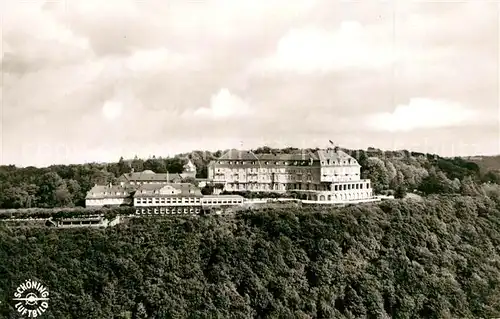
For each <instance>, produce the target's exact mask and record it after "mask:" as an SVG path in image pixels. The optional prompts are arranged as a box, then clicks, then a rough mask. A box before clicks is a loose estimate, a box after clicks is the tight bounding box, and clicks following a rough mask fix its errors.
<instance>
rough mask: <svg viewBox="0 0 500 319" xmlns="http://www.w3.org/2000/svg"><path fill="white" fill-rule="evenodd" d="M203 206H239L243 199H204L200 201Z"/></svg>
mask: <svg viewBox="0 0 500 319" xmlns="http://www.w3.org/2000/svg"><path fill="white" fill-rule="evenodd" d="M202 203H203V204H204V205H223V204H241V203H243V199H241V198H231V199H204V200H203V201H202Z"/></svg>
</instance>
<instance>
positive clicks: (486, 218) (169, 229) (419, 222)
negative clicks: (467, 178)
mask: <svg viewBox="0 0 500 319" xmlns="http://www.w3.org/2000/svg"><path fill="white" fill-rule="evenodd" d="M489 196H490V197H488V196H485V195H484V196H476V197H466V196H453V195H451V196H443V195H440V196H430V197H427V198H424V199H423V200H420V201H413V200H397V201H390V202H383V203H380V204H378V205H373V204H372V205H368V204H367V205H359V206H350V207H344V208H338V209H334V208H300V211H299V209H295V210H294V209H292V208H287V209H285V208H283V209H281V210H280V209H273V210H271V209H268V210H264V211H259V212H253V213H250V212H248V213H243V214H238V215H234V216H207V217H178V218H164V219H153V218H144V219H136V220H133V221H131V222H130V223H128V224H122V225H118V226H116V227H113V228H107V229H105V230H97V229H94V230H92V229H70V230H57V229H46V228H25V229H22V228H21V229H19V228H17V229H9V228H7V226H5V224H3V223H0V261H1V262H0V301H2V303H1V304H0V317H2V318H14V317H15V310H14V309H13V302H12V301H11V298H12V294H13V292H14V290H15V288H16V286H17V285H18V284H20V283H22V282H24V281H25V280H26V279H33V280H40V281H41V282H43V283H45V284H46V285H47V287H48V288H49V289H50V303H49V309H48V311H47V313H45V314H44V318H57V319H63V318H96V319H101V318H388V317H391V318H494V317H498V316H500V251H499V248H498V247H499V245H500V201H498V198H499V197H498V194H497V193H494V192H493V193H490V195H489Z"/></svg>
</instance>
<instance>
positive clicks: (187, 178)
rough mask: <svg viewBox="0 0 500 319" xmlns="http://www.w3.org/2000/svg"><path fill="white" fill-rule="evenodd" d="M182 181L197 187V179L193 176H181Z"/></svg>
mask: <svg viewBox="0 0 500 319" xmlns="http://www.w3.org/2000/svg"><path fill="white" fill-rule="evenodd" d="M182 183H189V184H193V185H194V186H196V187H198V181H197V180H196V179H195V178H193V177H186V178H183V179H182Z"/></svg>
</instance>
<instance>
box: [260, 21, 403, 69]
mask: <svg viewBox="0 0 500 319" xmlns="http://www.w3.org/2000/svg"><path fill="white" fill-rule="evenodd" d="M373 36H374V34H373V33H371V32H369V31H367V30H366V29H365V28H364V27H363V26H362V25H361V24H360V23H358V22H355V21H344V22H342V24H341V26H340V28H339V29H338V30H336V31H330V30H327V29H321V28H316V27H306V28H300V29H292V30H290V31H289V32H288V33H287V34H286V35H285V36H283V37H282V38H281V39H280V40H279V42H278V44H277V47H276V51H275V52H274V54H273V55H271V56H270V57H268V58H265V59H264V60H261V61H259V62H258V63H257V66H256V67H257V69H263V70H278V71H295V72H299V73H309V72H318V71H320V72H321V71H332V70H336V69H344V68H352V67H359V68H376V67H381V66H385V65H388V64H391V63H392V62H393V61H394V59H395V57H394V52H393V48H392V46H391V45H390V43H388V40H387V39H385V41H384V39H383V36H382V37H380V36H377V40H378V41H376V39H373ZM384 42H385V43H384Z"/></svg>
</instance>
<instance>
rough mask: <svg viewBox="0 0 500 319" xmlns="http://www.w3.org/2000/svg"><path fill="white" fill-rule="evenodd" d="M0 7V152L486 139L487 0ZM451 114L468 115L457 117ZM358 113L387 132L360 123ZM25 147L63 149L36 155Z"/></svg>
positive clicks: (78, 153)
mask: <svg viewBox="0 0 500 319" xmlns="http://www.w3.org/2000/svg"><path fill="white" fill-rule="evenodd" d="M0 1H1V0H0ZM4 3H6V5H3V3H2V9H4V8H5V10H3V11H2V17H3V25H2V26H0V27H1V28H2V30H1V31H2V34H3V38H2V49H3V56H2V61H1V63H2V65H1V66H2V72H3V83H2V84H1V85H2V90H1V91H0V95H1V96H0V98H1V99H2V113H1V114H2V115H3V117H2V119H1V120H2V123H1V126H2V134H3V137H4V138H3V144H2V149H1V152H2V157H3V163H17V164H24V165H26V164H33V163H35V164H36V163H41V162H43V163H48V164H50V163H57V162H82V161H92V160H95V158H94V156H98V155H96V154H99V153H100V150H107V151H106V152H104V151H103V152H102V154H105V155H102V156H106V157H108V156H109V158H108V159H109V160H116V159H118V158H119V157H120V156H121V155H123V154H125V153H123V154H122V153H121V152H126V153H127V154H129V153H132V154H133V153H137V154H153V153H155V150H156V154H157V155H162V154H164V153H163V152H164V151H166V148H165V145H167V146H168V147H169V148H168V152H169V153H175V152H176V149H179V150H180V149H183V150H184V148H185V147H187V146H186V145H189V147H191V148H198V149H206V148H209V149H213V148H225V146H224V145H227V147H232V146H235V147H239V141H241V140H243V141H244V143H245V147H256V146H258V144H262V143H266V144H272V145H276V146H279V145H280V144H288V145H295V146H298V147H302V146H304V147H309V146H311V145H316V144H318V145H324V142H325V141H327V140H328V139H332V140H335V141H336V142H338V143H340V144H341V145H344V146H346V147H349V146H350V145H353V146H354V145H355V146H356V147H366V146H375V147H380V148H391V147H392V144H393V140H394V139H395V138H396V137H397V139H398V140H397V143H398V147H399V148H405V147H406V146H408V148H416V149H421V148H422V147H419V146H418V144H419V143H420V142H421V141H422V140H423V139H425V138H428V140H429V144H430V145H431V144H432V145H439V144H441V145H445V144H446V145H448V144H449V141H452V140H453V139H458V138H460V139H463V140H464V143H465V142H467V143H476V144H477V149H478V151H479V152H489V151H490V150H491V149H493V148H494V147H493V146H494V145H493V146H492V144H495V143H496V144H499V143H498V140H499V138H498V128H499V123H498V105H499V101H498V89H497V88H498V72H497V70H498V68H497V67H498V19H499V18H498V15H497V4H496V3H494V2H487V1H465V2H460V3H457V2H442V1H440V2H436V1H433V2H422V1H419V2H417V1H398V2H397V3H393V2H387V1H373V2H370V3H368V2H359V1H357V2H353V1H330V0H314V1H311V0H297V1H289V0H269V1H254V2H252V1H234V0H202V1H173V2H172V1H169V2H167V1H161V0H148V1H137V0H110V1H106V2H102V1H98V0H88V1H51V2H50V5H49V4H47V3H45V4H44V3H43V2H41V1H6V2H5V1H4ZM463 21H467V28H463ZM235 26H238V27H237V28H236V27H235ZM221 88H222V89H221ZM414 97H423V98H425V100H427V101H428V102H418V99H417V102H415V100H412V98H414ZM449 101H452V102H449ZM424 104H432V105H434V106H433V107H434V108H435V105H448V104H450V105H452V106H448V108H446V107H445V106H438V109H433V110H430V107H427V110H428V113H430V114H438V115H435V116H434V117H435V118H438V119H439V121H438V119H434V118H432V119H428V120H427V121H424V122H426V123H427V124H426V123H424V124H422V122H423V120H419V116H420V115H419V114H420V113H419V112H418V108H417V106H416V105H420V106H421V105H424ZM105 105H107V106H106V107H105V109H107V110H108V111H109V109H111V110H115V111H116V110H118V109H120V107H116V108H112V107H111V108H109V105H121V114H120V115H119V116H118V115H113V114H118V113H119V112H117V111H116V112H115V111H113V112H114V113H113V112H110V113H108V115H109V114H111V115H112V116H110V118H112V120H107V118H106V117H105V116H103V107H104V106H105ZM395 105H401V107H400V108H398V109H397V110H395V109H394V106H395ZM198 107H201V109H197V108H198ZM451 108H453V109H451ZM440 109H441V111H439V110H440ZM443 110H447V111H446V112H445V111H443ZM458 110H461V111H458ZM464 110H469V111H470V110H474V112H476V113H477V114H475V116H474V117H473V116H472V115H471V116H470V118H467V119H464V117H465V115H460V114H462V113H463V114H467V115H470V113H467V112H469V111H464ZM408 112H410V114H412V116H413V118H412V120H414V121H413V122H414V123H413V122H412V121H410V120H409V119H408V118H409V116H408V115H404V114H405V113H408ZM412 112H413V113H412ZM432 112H437V113H432ZM369 114H373V116H374V117H375V118H376V119H377V120H378V121H379V122H380V123H385V124H386V126H388V127H389V128H391V130H388V129H385V128H384V127H380V125H379V126H377V125H373V123H370V122H367V121H365V120H367V119H368V118H369V119H370V120H372V119H373V117H372V116H369ZM376 114H377V116H378V117H377V116H375V115H376ZM444 114H445V115H444ZM365 115H366V116H365ZM476 115H477V116H476ZM113 119H114V120H113ZM442 119H449V120H450V121H451V122H452V123H454V124H446V123H445V122H446V121H444V120H442ZM384 121H385V122H384ZM398 121H399V122H398ZM405 121H406V122H407V124H406V126H405V128H403V127H401V126H402V124H401V125H399V123H405ZM408 123H409V124H408ZM412 123H413V124H412ZM398 125H399V126H398ZM410 128H411V129H410ZM404 129H406V130H404ZM81 132H86V133H85V134H82V133H81ZM179 132H182V136H180V135H179ZM394 132H397V134H394ZM103 136H106V138H103ZM228 136H230V137H231V138H230V139H229V138H228ZM146 140H147V141H148V143H144V141H146ZM221 141H222V142H221ZM322 143H323V144H322ZM146 144H148V145H146ZM24 145H28V146H29V147H28V146H27V147H23V146H24ZM30 145H31V146H33V147H31V146H30ZM37 145H42V146H43V145H49V146H50V145H56V146H57V145H67V146H68V147H71V148H72V149H73V150H74V151H71V152H67V153H61V152H59V151H58V149H59V148H54V147H52V149H53V151H50V152H48V151H47V152H46V151H43V152H38V153H37V149H38V148H37V147H34V146H37ZM196 145H198V146H196ZM405 145H406V146H405ZM497 146H498V145H497ZM43 147H45V146H43ZM43 147H42V148H43ZM429 147H430V146H429ZM494 149H497V148H494ZM108 150H109V151H108ZM37 154H38V155H40V157H37V156H38V155H37ZM61 154H67V155H61ZM102 156H101V155H99V159H101V158H102ZM102 160H104V158H102Z"/></svg>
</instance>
